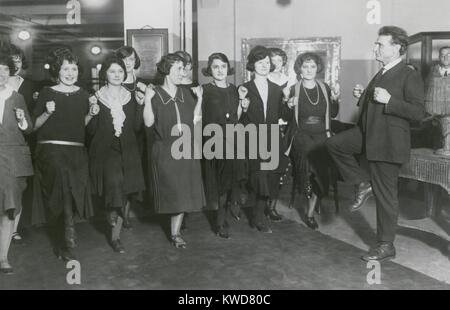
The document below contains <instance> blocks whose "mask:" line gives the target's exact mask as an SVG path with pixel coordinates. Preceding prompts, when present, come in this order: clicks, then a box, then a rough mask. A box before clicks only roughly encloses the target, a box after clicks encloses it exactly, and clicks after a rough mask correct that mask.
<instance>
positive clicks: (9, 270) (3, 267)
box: [0, 261, 14, 275]
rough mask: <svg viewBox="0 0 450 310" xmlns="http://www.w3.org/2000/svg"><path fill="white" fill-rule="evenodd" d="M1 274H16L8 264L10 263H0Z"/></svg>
mask: <svg viewBox="0 0 450 310" xmlns="http://www.w3.org/2000/svg"><path fill="white" fill-rule="evenodd" d="M0 272H1V273H3V274H8V275H9V274H14V269H13V267H11V265H10V264H9V263H8V261H3V262H0Z"/></svg>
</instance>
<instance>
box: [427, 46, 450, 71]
mask: <svg viewBox="0 0 450 310" xmlns="http://www.w3.org/2000/svg"><path fill="white" fill-rule="evenodd" d="M430 75H431V76H430V77H444V76H449V77H450V46H443V47H441V48H440V49H439V63H438V64H436V65H435V66H434V67H433V69H432V70H431V74H430Z"/></svg>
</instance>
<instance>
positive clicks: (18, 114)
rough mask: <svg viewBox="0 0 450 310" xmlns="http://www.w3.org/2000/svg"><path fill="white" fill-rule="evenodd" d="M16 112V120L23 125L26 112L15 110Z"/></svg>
mask: <svg viewBox="0 0 450 310" xmlns="http://www.w3.org/2000/svg"><path fill="white" fill-rule="evenodd" d="M15 112H16V120H17V121H18V122H19V123H21V122H22V121H23V120H24V119H25V111H24V110H22V109H19V108H17V109H15Z"/></svg>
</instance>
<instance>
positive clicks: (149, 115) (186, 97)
mask: <svg viewBox="0 0 450 310" xmlns="http://www.w3.org/2000/svg"><path fill="white" fill-rule="evenodd" d="M184 65H185V64H184V62H183V59H182V58H181V57H180V56H178V55H175V54H168V55H166V56H164V57H162V59H161V61H160V62H159V63H158V64H157V67H158V71H159V72H160V74H161V75H163V76H164V77H165V78H164V84H163V85H161V86H156V87H155V88H154V89H152V88H151V87H148V89H149V90H150V91H149V92H148V94H147V95H146V97H145V108H144V122H145V126H146V127H148V128H149V130H151V131H153V133H152V134H153V135H154V137H155V138H154V139H155V141H154V143H153V146H152V149H151V151H152V154H151V162H150V164H151V167H152V175H151V180H152V190H153V200H154V207H155V211H156V213H159V214H169V215H170V216H171V225H170V228H171V229H170V230H171V239H172V243H173V244H174V245H175V246H176V247H177V248H184V247H186V242H185V241H184V240H183V238H182V237H181V235H180V229H181V223H182V221H183V215H184V213H185V212H195V211H199V210H200V209H201V208H202V206H203V202H204V193H203V186H202V177H201V168H200V160H199V159H195V158H194V155H195V154H196V153H198V154H200V155H201V153H200V152H201V149H200V148H201V141H196V140H195V139H194V124H196V123H198V122H199V120H200V119H201V109H202V89H201V87H198V88H197V89H196V94H197V98H198V99H197V103H196V102H195V100H194V98H193V96H192V95H191V93H190V91H189V90H188V89H185V88H183V87H179V86H178V85H180V83H181V80H182V76H183V68H184ZM197 126H200V124H197ZM150 127H151V128H150ZM200 130H201V129H200ZM172 133H173V135H172ZM200 138H201V137H200ZM180 139H184V140H187V143H188V145H183V147H182V148H183V153H184V154H186V156H184V157H183V156H181V155H182V154H179V150H180V145H179V141H180ZM172 148H173V152H172ZM198 157H200V156H198Z"/></svg>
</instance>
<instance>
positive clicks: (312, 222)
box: [305, 216, 319, 230]
mask: <svg viewBox="0 0 450 310" xmlns="http://www.w3.org/2000/svg"><path fill="white" fill-rule="evenodd" d="M305 224H306V226H308V227H309V228H311V229H312V230H316V229H317V228H319V224H317V222H316V220H315V219H314V216H312V217H309V216H307V217H306V220H305Z"/></svg>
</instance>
